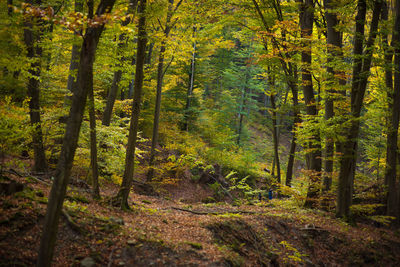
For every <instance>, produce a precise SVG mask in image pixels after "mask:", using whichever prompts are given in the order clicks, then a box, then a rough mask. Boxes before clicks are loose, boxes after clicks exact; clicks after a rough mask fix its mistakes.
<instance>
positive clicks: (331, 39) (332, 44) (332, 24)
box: [323, 0, 342, 191]
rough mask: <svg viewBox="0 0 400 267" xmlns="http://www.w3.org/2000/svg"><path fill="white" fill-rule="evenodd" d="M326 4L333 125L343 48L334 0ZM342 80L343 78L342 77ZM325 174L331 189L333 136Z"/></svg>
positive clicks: (328, 141) (329, 115)
mask: <svg viewBox="0 0 400 267" xmlns="http://www.w3.org/2000/svg"><path fill="white" fill-rule="evenodd" d="M324 5H325V18H326V25H327V50H328V60H327V61H328V62H327V63H328V64H327V65H328V67H327V71H328V73H329V80H328V82H329V84H328V86H329V89H328V90H327V92H326V99H325V120H326V121H328V125H331V122H329V120H331V119H332V118H333V117H334V116H335V112H334V99H335V93H337V91H338V90H335V89H334V87H335V86H336V85H337V83H335V75H336V74H337V73H338V72H337V71H336V70H335V69H334V67H333V64H334V63H333V61H334V59H335V58H338V57H340V58H341V52H340V50H341V48H342V38H341V34H340V32H339V31H338V30H336V28H337V25H338V23H339V22H338V19H337V15H336V13H335V12H334V11H332V10H333V9H334V8H335V6H334V3H333V1H332V0H324ZM341 80H342V79H341ZM339 82H340V81H339ZM325 146H326V150H325V170H324V171H325V174H324V185H323V190H324V191H329V190H330V188H331V185H332V173H333V157H334V140H333V138H332V137H331V136H328V137H327V138H326V140H325Z"/></svg>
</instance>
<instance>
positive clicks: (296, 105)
mask: <svg viewBox="0 0 400 267" xmlns="http://www.w3.org/2000/svg"><path fill="white" fill-rule="evenodd" d="M290 73H293V77H294V81H289V87H290V89H291V91H292V95H293V117H294V120H293V136H292V142H291V144H290V151H289V158H288V164H287V169H286V182H285V183H286V186H291V185H292V176H293V166H294V156H295V153H296V142H297V137H296V127H297V124H299V123H300V121H301V120H300V117H299V100H298V88H297V79H298V77H297V66H292V64H290Z"/></svg>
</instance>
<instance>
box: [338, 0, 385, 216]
mask: <svg viewBox="0 0 400 267" xmlns="http://www.w3.org/2000/svg"><path fill="white" fill-rule="evenodd" d="M381 7H382V2H381V1H379V0H377V1H374V6H373V14H372V20H371V25H370V33H369V37H368V40H367V42H366V45H365V49H364V28H365V22H366V12H367V3H366V1H365V0H359V1H358V3H357V15H356V28H355V34H354V50H353V57H354V58H353V74H352V87H351V105H350V109H351V111H350V126H349V128H347V129H346V132H345V137H346V141H345V142H344V143H342V146H343V147H342V148H341V151H342V152H343V155H342V157H341V158H340V171H339V181H338V190H337V206H336V214H337V216H339V217H346V218H349V216H350V205H351V203H352V194H353V183H354V173H355V167H356V166H355V164H356V156H357V143H358V133H359V130H360V120H359V118H360V115H361V108H362V104H363V100H364V95H365V90H366V88H367V83H368V77H369V75H370V67H371V61H372V52H373V45H374V42H375V38H376V34H377V29H378V23H379V17H380V14H381Z"/></svg>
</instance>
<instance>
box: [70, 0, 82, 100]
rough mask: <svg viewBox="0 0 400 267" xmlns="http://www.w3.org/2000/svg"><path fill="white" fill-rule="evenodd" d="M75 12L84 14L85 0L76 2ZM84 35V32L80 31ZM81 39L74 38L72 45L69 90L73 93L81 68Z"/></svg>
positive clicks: (76, 0)
mask: <svg viewBox="0 0 400 267" xmlns="http://www.w3.org/2000/svg"><path fill="white" fill-rule="evenodd" d="M75 12H81V13H82V12H83V0H75ZM80 34H82V31H80ZM79 40H80V38H78V37H75V36H74V44H73V45H72V52H71V63H70V64H69V75H68V81H67V89H68V90H69V91H70V92H72V93H73V88H76V82H77V71H78V68H79V56H80V49H81V44H79Z"/></svg>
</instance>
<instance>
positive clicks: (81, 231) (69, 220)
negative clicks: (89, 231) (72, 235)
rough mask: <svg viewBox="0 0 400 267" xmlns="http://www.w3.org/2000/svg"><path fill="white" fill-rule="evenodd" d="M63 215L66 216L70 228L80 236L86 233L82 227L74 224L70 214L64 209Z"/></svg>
mask: <svg viewBox="0 0 400 267" xmlns="http://www.w3.org/2000/svg"><path fill="white" fill-rule="evenodd" d="M62 214H63V215H64V217H65V219H66V220H67V222H68V225H69V227H71V229H72V230H74V231H76V232H78V233H79V234H83V233H84V231H83V229H82V228H81V227H80V225H79V224H77V223H76V222H74V220H73V219H72V218H71V215H69V214H68V212H67V211H66V210H65V209H62Z"/></svg>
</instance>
